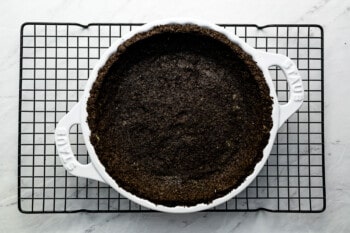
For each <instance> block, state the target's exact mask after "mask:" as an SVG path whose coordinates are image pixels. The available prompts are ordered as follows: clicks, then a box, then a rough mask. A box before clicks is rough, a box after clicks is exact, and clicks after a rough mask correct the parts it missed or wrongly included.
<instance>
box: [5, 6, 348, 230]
mask: <svg viewBox="0 0 350 233" xmlns="http://www.w3.org/2000/svg"><path fill="white" fill-rule="evenodd" d="M98 2H100V3H98ZM170 16H191V17H199V18H204V19H206V20H210V21H213V22H217V23H255V24H259V25H264V24H268V23H315V24H321V25H322V26H323V27H324V30H325V132H326V177H327V180H326V182H327V209H326V211H325V212H323V213H320V214H273V213H267V212H256V213H197V214H190V215H169V214H160V213H153V214H84V213H80V214H54V215H51V214H45V215H42V214H41V215H28V214H27V215H25V214H21V213H20V212H19V211H18V210H17V114H18V110H17V109H18V72H19V68H18V67H19V32H20V25H21V24H22V23H23V22H27V21H52V22H57V21H62V22H68V21H70V22H79V23H90V22H148V21H150V20H154V19H159V18H165V17H170ZM0 51H1V52H0V129H1V134H0V156H1V157H0V158H1V159H0V174H1V176H0V232H1V233H2V232H36V233H38V232H86V233H91V232H111V231H114V232H180V231H182V232H233V231H235V232H257V231H259V232H350V155H349V149H350V135H349V132H350V123H349V119H350V107H349V100H350V98H349V97H350V78H349V74H350V65H349V61H350V1H348V0H346V1H345V0H339V1H336V0H310V1H304V0H294V1H280V0H266V1H254V2H253V1H247V0H237V1H228V0H222V1H219V0H216V1H212V0H210V1H209V0H206V1H188V0H177V1H164V0H152V1H147V3H146V1H136V0H120V1H115V0H110V1H105V2H104V3H102V1H73V0H70V1H66V0H61V1H43V0H37V1H18V0H16V1H10V0H2V1H1V2H0Z"/></svg>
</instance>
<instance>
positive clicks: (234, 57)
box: [87, 24, 272, 206]
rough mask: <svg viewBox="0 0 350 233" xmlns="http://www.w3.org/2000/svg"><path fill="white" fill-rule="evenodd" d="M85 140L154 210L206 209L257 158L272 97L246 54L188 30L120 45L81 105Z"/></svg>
mask: <svg viewBox="0 0 350 233" xmlns="http://www.w3.org/2000/svg"><path fill="white" fill-rule="evenodd" d="M87 111H88V124H89V127H90V130H91V137H90V139H91V143H92V145H93V146H94V148H95V151H96V153H97V156H98V157H99V159H100V161H101V163H102V164H103V165H104V166H105V168H106V171H107V173H108V174H109V175H110V176H111V177H112V178H113V179H115V181H116V182H117V183H118V185H120V186H121V187H122V188H124V189H125V190H127V191H129V192H131V193H133V194H135V195H137V196H139V197H141V198H144V199H147V200H150V201H152V202H154V203H156V204H162V205H166V206H177V205H185V206H192V205H196V204H198V203H210V202H211V201H212V200H214V199H216V198H218V197H222V196H224V195H225V194H227V193H228V192H230V191H231V190H232V189H233V188H236V187H238V186H239V185H240V184H241V183H242V182H243V181H244V180H245V178H246V177H247V176H248V175H249V174H251V173H252V172H253V170H254V167H255V165H256V163H257V162H259V161H260V160H261V158H262V156H263V149H264V148H265V146H266V145H267V143H268V139H269V136H270V134H269V131H270V129H271V127H272V119H271V113H272V100H271V97H270V95H269V88H268V86H267V84H266V82H265V79H264V77H263V74H262V72H261V70H260V69H259V68H258V66H257V65H256V63H255V61H253V59H252V57H251V56H250V55H248V54H247V53H245V52H244V51H243V50H242V49H241V48H240V47H239V46H237V45H236V44H234V43H232V42H231V41H229V40H228V39H227V38H226V37H225V36H224V35H222V34H220V33H218V32H215V31H213V30H210V29H204V28H201V27H198V26H195V25H176V24H173V25H166V26H158V27H155V28H153V29H152V30H150V31H148V32H144V33H139V34H137V35H135V36H134V37H132V38H131V39H129V40H127V41H125V42H124V43H123V44H122V45H121V46H120V47H119V48H118V51H117V52H116V53H115V54H114V55H112V56H111V57H110V58H109V60H108V62H107V63H106V65H105V66H104V67H103V68H102V69H101V70H100V71H99V73H98V77H97V79H96V81H95V83H94V84H93V87H92V89H91V91H90V98H89V99H88V104H87Z"/></svg>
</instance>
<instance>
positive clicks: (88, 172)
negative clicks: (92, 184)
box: [55, 103, 105, 182]
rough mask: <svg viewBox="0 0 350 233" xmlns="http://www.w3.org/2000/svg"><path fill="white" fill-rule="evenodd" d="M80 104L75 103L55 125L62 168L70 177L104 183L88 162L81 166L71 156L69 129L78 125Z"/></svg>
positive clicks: (72, 155)
mask: <svg viewBox="0 0 350 233" xmlns="http://www.w3.org/2000/svg"><path fill="white" fill-rule="evenodd" d="M80 105H81V104H80V103H77V104H76V105H75V106H74V107H73V108H72V110H70V111H69V112H68V113H67V114H66V115H65V116H64V117H63V118H62V119H61V120H60V121H59V122H58V124H57V127H56V130H55V142H56V147H57V151H58V155H59V157H60V159H61V162H62V164H63V167H64V168H65V169H66V170H67V171H68V172H69V173H70V174H72V175H74V176H79V177H84V178H89V179H93V180H98V181H101V182H105V181H104V180H103V178H102V177H101V176H100V174H99V173H98V172H97V170H96V169H95V167H94V165H93V164H92V163H91V162H90V163H88V164H81V163H80V162H79V161H78V160H77V159H76V157H75V156H74V154H73V151H72V147H71V144H70V141H69V130H70V128H71V127H72V126H73V125H75V124H79V123H80Z"/></svg>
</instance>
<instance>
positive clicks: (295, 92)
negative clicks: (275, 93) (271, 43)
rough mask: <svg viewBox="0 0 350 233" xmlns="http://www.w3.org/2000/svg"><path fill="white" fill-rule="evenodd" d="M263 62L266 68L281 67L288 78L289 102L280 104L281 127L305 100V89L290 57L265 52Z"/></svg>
mask: <svg viewBox="0 0 350 233" xmlns="http://www.w3.org/2000/svg"><path fill="white" fill-rule="evenodd" d="M262 54H263V59H262V62H263V63H264V65H265V67H266V68H269V67H270V66H273V65H276V66H278V67H280V68H281V69H282V71H283V73H284V75H285V76H286V79H287V82H288V85H289V101H288V103H286V104H280V105H279V107H280V115H279V125H278V127H281V126H282V125H283V123H284V122H285V121H286V120H287V119H288V118H289V117H290V116H291V115H292V114H293V113H294V112H296V111H297V110H298V109H299V108H300V106H301V105H302V103H303V100H304V88H303V82H302V79H301V76H300V74H299V70H298V68H297V66H296V65H295V63H294V62H293V61H292V60H291V59H290V58H288V57H286V56H284V55H282V54H273V53H266V52H263V53H262Z"/></svg>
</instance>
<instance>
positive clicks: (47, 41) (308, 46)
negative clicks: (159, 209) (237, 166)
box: [18, 23, 326, 213]
mask: <svg viewBox="0 0 350 233" xmlns="http://www.w3.org/2000/svg"><path fill="white" fill-rule="evenodd" d="M140 25H141V24H90V25H87V26H85V25H80V24H74V23H25V24H23V26H22V28H21V48H20V49H21V50H20V87H19V131H18V206H19V209H20V211H21V212H25V213H62V212H64V213H68V212H79V211H85V212H140V211H144V212H145V211H150V210H148V209H146V208H143V207H141V206H139V205H137V204H135V203H133V202H130V201H129V200H128V199H126V198H124V197H123V196H121V195H120V194H118V193H117V192H115V191H114V190H113V189H111V188H109V187H108V186H107V185H105V184H103V183H99V182H97V181H93V180H87V179H84V178H77V177H73V176H71V175H69V174H67V172H66V171H65V169H64V168H63V167H62V165H61V163H60V161H59V159H58V157H57V154H56V148H55V144H54V129H55V126H56V123H57V121H58V120H59V119H61V117H63V116H64V115H65V114H66V113H67V112H68V111H69V110H70V109H71V108H72V106H73V105H74V104H75V103H76V102H77V101H78V100H79V97H80V96H81V94H82V91H83V89H84V86H85V84H86V80H87V79H88V75H89V71H90V70H91V69H92V67H93V66H94V64H95V63H96V61H97V60H98V59H99V57H100V56H101V54H102V53H103V52H104V51H105V50H106V49H107V48H108V47H109V45H110V44H111V43H112V42H114V41H115V40H117V39H118V38H119V37H120V36H122V35H123V34H125V33H127V32H129V31H130V30H132V29H133V28H136V27H138V26H140ZM221 26H223V27H225V28H226V29H227V30H230V31H232V32H234V33H235V34H237V35H238V36H240V37H241V38H243V39H244V40H245V41H246V42H247V43H248V44H250V45H251V46H253V47H255V48H257V49H259V50H263V51H268V52H272V53H281V54H285V55H287V56H289V57H290V58H291V59H292V60H294V61H295V63H296V64H297V66H298V68H299V70H300V74H301V76H302V78H303V84H304V88H305V98H306V99H305V102H304V104H303V105H302V107H301V109H300V110H299V111H298V112H297V113H295V114H294V115H293V116H292V117H291V118H290V119H289V120H288V121H287V122H286V123H285V124H284V125H283V126H282V128H281V129H280V130H279V133H278V136H277V138H276V141H275V144H274V147H273V149H272V152H271V155H270V157H269V159H268V161H267V163H266V165H265V167H264V168H263V169H262V171H261V172H260V174H259V176H258V177H257V178H256V179H255V181H254V182H253V183H252V184H251V185H250V186H249V187H248V188H247V189H246V190H245V191H243V192H242V193H240V194H239V195H238V196H237V197H235V198H233V199H232V200H230V201H228V202H226V203H225V204H223V205H221V206H218V207H216V208H214V209H211V210H209V211H256V210H267V211H273V212H322V211H323V210H324V209H325V203H326V194H325V174H324V126H323V30H322V28H321V27H320V26H318V25H267V26H264V27H258V26H256V25H232V24H225V25H221ZM270 72H271V73H272V77H273V78H274V84H275V87H276V90H277V94H278V97H279V100H280V101H281V102H287V101H288V85H287V82H286V80H285V78H284V76H283V74H282V72H281V70H279V69H278V68H277V67H271V69H270ZM70 139H71V144H72V147H73V152H74V153H75V154H76V155H77V158H78V160H79V161H80V162H82V163H87V162H88V160H89V158H88V155H87V150H86V148H85V145H84V141H83V138H82V135H81V130H80V128H79V126H77V125H76V126H73V127H72V129H71V135H70Z"/></svg>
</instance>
